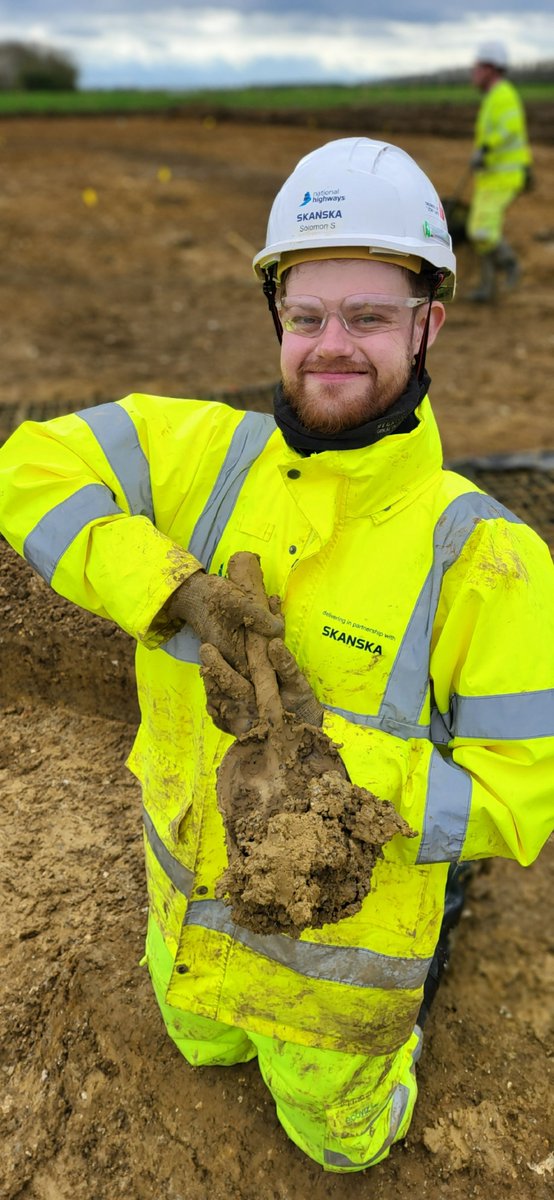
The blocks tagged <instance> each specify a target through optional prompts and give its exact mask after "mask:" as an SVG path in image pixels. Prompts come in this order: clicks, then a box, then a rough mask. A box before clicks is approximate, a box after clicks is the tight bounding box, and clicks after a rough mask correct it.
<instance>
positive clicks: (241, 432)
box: [187, 412, 275, 570]
mask: <svg viewBox="0 0 554 1200" xmlns="http://www.w3.org/2000/svg"><path fill="white" fill-rule="evenodd" d="M274 431H275V421H274V420H273V417H270V416H269V414H268V413H257V412H247V413H245V414H244V417H243V418H242V421H241V422H240V424H239V425H237V428H236V429H235V432H234V434H233V436H232V438H231V441H230V444H229V449H228V451H227V454H226V455H225V459H224V461H223V463H222V466H221V469H220V472H219V475H218V477H217V479H216V481H215V483H214V486H213V488H212V491H211V495H210V496H209V498H208V501H207V503H206V505H205V506H204V510H203V512H202V513H201V514H200V516H199V518H198V520H197V522H196V525H195V527H194V531H193V534H192V537H191V539H190V542H189V545H188V547H187V549H188V550H189V551H190V553H191V554H194V557H195V558H197V559H198V561H199V562H201V563H202V566H204V567H205V568H206V570H208V568H209V567H210V564H211V561H212V558H213V555H214V553H215V550H216V547H217V545H218V543H219V541H220V539H221V535H222V533H223V530H224V529H225V526H226V525H227V522H228V520H229V518H230V516H231V513H232V511H233V509H234V507H235V504H236V502H237V497H238V495H239V492H240V490H241V487H242V485H243V483H244V480H245V479H246V476H247V474H248V471H249V470H250V467H251V466H252V463H253V462H254V461H255V459H256V458H258V455H259V454H261V452H262V450H263V448H264V446H265V445H266V443H267V441H268V440H269V438H270V437H271V434H272V433H273V432H274ZM262 499H263V498H262V497H260V503H261V502H262Z"/></svg>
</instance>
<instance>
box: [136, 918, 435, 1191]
mask: <svg viewBox="0 0 554 1200" xmlns="http://www.w3.org/2000/svg"><path fill="white" fill-rule="evenodd" d="M146 961H147V963H148V967H149V970H150V975H151V978H152V984H153V987H154V991H155V994H156V999H157V1001H158V1004H159V1006H160V1010H161V1013H162V1017H163V1019H164V1022H165V1025H166V1028H167V1031H168V1033H169V1036H170V1037H171V1038H172V1040H173V1041H174V1042H175V1044H176V1046H177V1047H178V1049H179V1050H180V1052H181V1054H182V1055H183V1056H184V1057H185V1058H186V1060H187V1062H189V1063H190V1064H191V1066H193V1067H200V1066H222V1067H230V1066H233V1065H235V1064H237V1063H244V1062H248V1061H249V1060H250V1059H252V1058H255V1057H256V1056H257V1058H258V1064H259V1067H260V1071H261V1074H262V1078H263V1079H264V1082H265V1083H266V1085H267V1087H268V1088H269V1091H270V1092H271V1095H272V1096H273V1099H274V1101H275V1106H276V1110H277V1117H278V1119H279V1121H280V1123H281V1125H282V1126H283V1128H284V1129H285V1131H286V1133H287V1134H288V1136H289V1137H290V1138H291V1139H292V1141H293V1142H295V1143H296V1145H297V1146H299V1147H300V1149H301V1150H303V1151H304V1153H305V1154H307V1155H309V1157H310V1158H312V1159H314V1160H315V1162H317V1163H319V1164H320V1165H321V1166H322V1167H323V1168H324V1169H325V1170H326V1171H335V1172H347V1171H362V1170H363V1169H364V1168H365V1167H371V1166H374V1165H375V1164H376V1163H378V1162H381V1160H382V1159H383V1158H386V1157H387V1155H388V1153H389V1150H390V1148H391V1146H392V1145H393V1143H394V1142H396V1141H398V1140H399V1139H400V1138H402V1137H405V1135H406V1133H407V1131H408V1127H409V1124H410V1121H411V1118H412V1113H413V1109H414V1104H415V1100H416V1095H417V1084H416V1078H415V1063H416V1061H417V1059H418V1057H419V1053H420V1050H421V1041H422V1033H421V1030H420V1029H419V1028H418V1026H416V1027H415V1029H414V1032H413V1034H412V1035H411V1037H410V1038H409V1040H408V1041H407V1042H406V1043H405V1045H404V1046H402V1047H401V1049H400V1050H397V1051H395V1052H394V1053H392V1054H390V1055H385V1056H380V1057H370V1056H365V1055H362V1054H343V1053H340V1052H339V1051H334V1050H318V1049H317V1048H314V1047H312V1046H300V1045H297V1044H292V1043H291V1042H283V1041H280V1040H279V1038H271V1037H267V1036H262V1035H261V1034H258V1033H252V1032H250V1031H248V1032H246V1031H245V1030H244V1029H240V1028H237V1027H234V1026H230V1025H225V1024H223V1023H222V1022H220V1021H214V1020H209V1019H207V1018H206V1017H201V1016H198V1015H197V1014H195V1013H190V1012H186V1011H185V1010H183V1009H181V1008H177V1007H175V1006H173V1005H170V1004H167V1003H166V1001H165V995H166V992H167V987H168V983H169V978H170V975H171V970H172V966H173V962H172V958H171V954H170V953H169V951H168V949H167V947H166V945H165V942H164V940H163V937H162V934H161V932H160V930H159V928H158V926H157V925H156V923H155V921H154V920H153V919H152V918H150V922H149V927H148V936H147V941H146Z"/></svg>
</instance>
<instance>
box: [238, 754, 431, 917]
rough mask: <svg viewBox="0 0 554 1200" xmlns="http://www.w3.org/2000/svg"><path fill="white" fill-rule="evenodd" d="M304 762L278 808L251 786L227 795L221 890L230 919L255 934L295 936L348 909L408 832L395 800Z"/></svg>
mask: <svg viewBox="0 0 554 1200" xmlns="http://www.w3.org/2000/svg"><path fill="white" fill-rule="evenodd" d="M304 768H306V770H307V771H309V759H308V760H307V761H306V762H305V763H304V764H303V767H302V768H301V770H300V771H299V772H298V777H297V778H295V777H294V776H293V778H292V779H291V781H290V782H292V783H294V784H295V785H296V784H297V785H298V786H295V788H294V790H295V792H296V794H294V795H293V794H291V793H290V792H289V794H288V795H287V796H286V797H285V798H284V807H283V811H280V812H276V813H275V814H274V815H272V816H269V817H268V814H267V811H265V812H264V811H263V808H264V806H263V805H261V804H260V796H259V794H258V795H256V794H255V793H253V792H250V793H249V792H248V789H245V790H244V791H243V792H242V794H241V796H240V803H239V804H236V803H233V799H232V798H230V797H227V800H228V801H230V803H229V804H228V809H229V811H228V813H227V820H226V832H227V845H228V852H229V867H228V869H227V871H226V872H225V874H224V876H223V878H222V880H221V884H220V894H221V895H225V896H226V898H227V899H228V902H229V903H230V904H231V907H232V912H233V919H234V920H235V921H237V922H238V923H239V924H240V925H244V926H246V928H247V929H252V930H255V931H256V932H257V933H275V932H280V933H287V934H289V935H290V936H292V937H298V936H299V935H300V933H302V931H303V930H304V929H306V928H308V927H310V928H312V929H318V928H320V927H321V926H322V925H326V924H328V923H332V922H334V921H339V920H341V918H343V917H350V916H352V915H353V914H354V913H356V912H358V910H359V908H360V907H361V904H362V901H363V899H364V897H365V896H366V895H367V894H368V892H369V891H370V887H371V874H372V871H373V868H374V866H375V863H376V862H377V860H378V859H379V858H382V857H383V849H382V848H383V846H384V845H385V843H386V842H388V841H389V840H390V838H392V837H394V835H395V834H396V833H404V834H408V835H409V834H410V833H411V831H410V829H409V828H408V826H407V825H406V823H405V821H404V820H403V819H402V817H400V816H399V815H398V813H397V812H396V809H395V808H394V807H393V805H392V804H389V803H387V802H383V801H381V800H378V799H377V797H376V796H374V795H372V793H371V792H368V791H366V790H365V788H360V787H355V786H354V785H353V784H351V783H349V782H348V780H347V779H345V778H344V777H343V776H341V775H340V774H339V773H338V771H332V770H331V771H326V772H324V773H323V774H321V775H319V776H316V777H314V776H312V778H309V777H308V778H306V774H305V770H304ZM234 799H235V801H239V796H235V798H234ZM249 801H250V803H249Z"/></svg>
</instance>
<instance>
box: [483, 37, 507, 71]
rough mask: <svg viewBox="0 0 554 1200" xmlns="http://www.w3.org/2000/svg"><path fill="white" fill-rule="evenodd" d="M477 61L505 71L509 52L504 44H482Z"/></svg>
mask: <svg viewBox="0 0 554 1200" xmlns="http://www.w3.org/2000/svg"><path fill="white" fill-rule="evenodd" d="M475 61H476V62H478V63H487V64H488V65H489V66H491V67H498V68H499V70H500V71H505V70H506V68H507V66H508V51H507V50H506V47H505V45H504V42H482V43H481V45H480V46H479V49H478V50H477V54H476V55H475Z"/></svg>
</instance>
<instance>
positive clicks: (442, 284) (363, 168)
mask: <svg viewBox="0 0 554 1200" xmlns="http://www.w3.org/2000/svg"><path fill="white" fill-rule="evenodd" d="M333 252H334V253H333ZM366 255H367V257H369V258H376V259H379V260H380V261H385V262H393V263H395V264H396V265H400V266H405V267H407V268H408V269H410V270H412V271H415V272H416V273H419V272H420V270H421V269H422V267H425V266H427V267H430V268H431V269H434V270H435V272H436V275H437V282H438V290H437V291H436V292H435V294H436V295H437V296H440V298H441V299H450V298H451V297H452V296H453V294H454V286H455V279H456V259H455V256H454V254H453V252H452V241H451V238H450V235H449V233H448V227H447V224H446V217H445V214H444V209H443V206H442V204H441V201H440V199H439V196H438V195H437V193H436V191H435V189H434V187H433V185H432V183H431V182H430V180H429V179H428V178H427V176H426V175H425V174H424V172H423V171H422V170H421V168H420V167H418V165H417V163H416V162H414V160H413V158H410V156H409V154H406V153H405V151H404V150H401V149H400V148H399V147H398V146H392V145H390V144H389V143H388V142H376V141H372V140H371V139H370V138H365V137H353V138H340V139H339V140H338V141H336V142H328V143H327V144H326V145H325V146H321V147H320V148H319V149H318V150H313V151H312V152H311V154H307V155H306V156H305V158H302V159H301V160H300V162H299V163H298V164H297V166H296V167H295V169H294V171H293V172H292V175H290V176H289V178H288V179H287V180H286V182H285V183H284V184H283V186H282V188H281V190H280V192H279V193H278V195H277V196H276V198H275V201H274V203H273V207H272V209H271V213H270V217H269V224H268V227H267V245H266V246H265V247H264V249H263V250H261V251H260V252H259V254H256V256H255V258H254V262H253V266H254V270H255V272H256V274H257V275H258V277H259V278H262V279H263V278H267V275H268V274H269V275H271V276H273V278H274V279H279V277H280V276H281V274H282V273H283V272H284V271H285V270H286V269H287V268H288V267H289V266H292V265H293V264H294V263H295V262H301V261H304V260H306V259H311V258H322V257H327V258H333V257H337V258H338V257H362V256H363V257H365V256H366ZM441 276H442V278H441Z"/></svg>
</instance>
